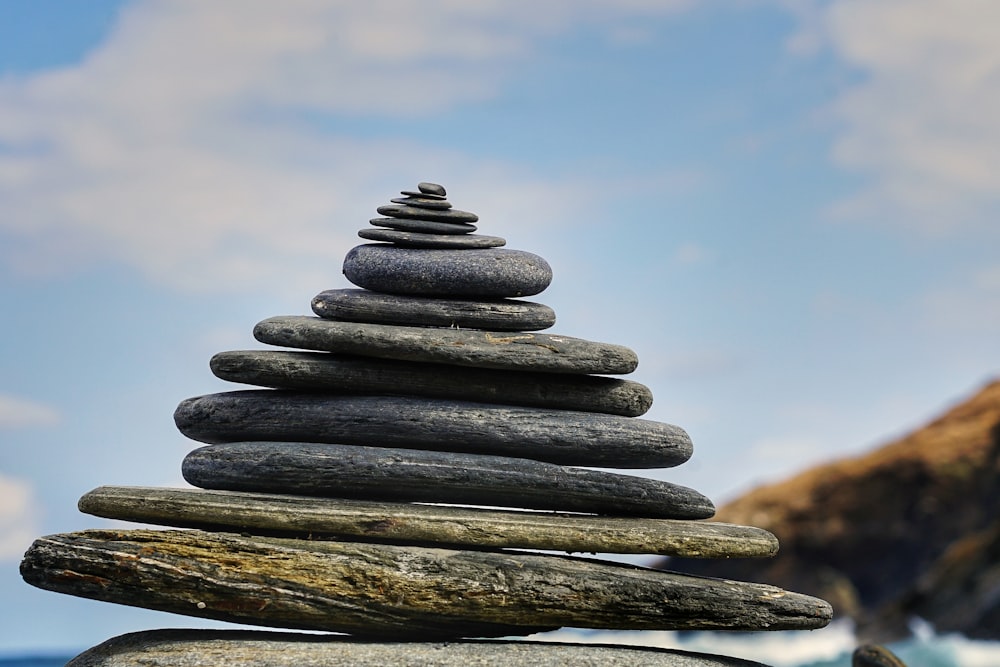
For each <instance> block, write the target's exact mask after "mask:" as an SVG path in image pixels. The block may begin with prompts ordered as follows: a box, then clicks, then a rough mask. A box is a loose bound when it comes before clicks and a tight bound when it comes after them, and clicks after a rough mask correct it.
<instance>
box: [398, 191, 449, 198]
mask: <svg viewBox="0 0 1000 667" xmlns="http://www.w3.org/2000/svg"><path fill="white" fill-rule="evenodd" d="M399 194H401V195H405V196H407V197H422V198H424V199H439V200H440V199H445V198H446V197H445V195H436V194H432V193H430V192H420V190H400V192H399Z"/></svg>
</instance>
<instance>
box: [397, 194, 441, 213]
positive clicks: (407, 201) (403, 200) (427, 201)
mask: <svg viewBox="0 0 1000 667" xmlns="http://www.w3.org/2000/svg"><path fill="white" fill-rule="evenodd" d="M390 201H391V202H392V203H393V204H402V205H403V206H415V207H416V208H429V209H431V210H435V211H443V210H445V209H449V208H451V202H449V201H446V200H444V199H436V198H435V199H431V198H430V197H396V198H395V199H391V200H390Z"/></svg>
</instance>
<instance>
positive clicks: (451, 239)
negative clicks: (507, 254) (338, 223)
mask: <svg viewBox="0 0 1000 667" xmlns="http://www.w3.org/2000/svg"><path fill="white" fill-rule="evenodd" d="M358 236H360V237H361V238H363V239H367V240H368V241H385V242H386V243H393V244H395V245H398V246H402V247H404V248H454V249H462V248H499V247H500V246H502V245H506V243H507V241H506V239H502V238H500V237H499V236H483V235H482V234H424V233H421V232H404V231H401V230H398V229H362V230H360V231H358Z"/></svg>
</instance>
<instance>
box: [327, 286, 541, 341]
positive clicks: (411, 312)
mask: <svg viewBox="0 0 1000 667" xmlns="http://www.w3.org/2000/svg"><path fill="white" fill-rule="evenodd" d="M312 309H313V312H314V313H316V314H317V315H319V316H320V317H322V318H325V319H330V320H345V321H348V322H368V323H372V324H399V325H403V326H418V327H450V328H459V329H487V330H490V331H537V330H539V329H548V328H549V327H551V326H552V325H553V324H555V323H556V313H555V311H554V310H552V309H551V308H549V307H548V306H546V305H543V304H540V303H534V302H533V301H523V300H520V299H435V298H432V297H422V296H402V295H400V294H382V293H381V292H370V291H368V290H362V289H335V290H326V291H324V292H320V293H319V294H317V295H316V296H315V297H314V298H313V300H312Z"/></svg>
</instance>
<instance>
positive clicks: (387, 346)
mask: <svg viewBox="0 0 1000 667" xmlns="http://www.w3.org/2000/svg"><path fill="white" fill-rule="evenodd" d="M466 252H472V251H466ZM253 335H254V337H255V338H256V339H257V340H259V341H260V342H261V343H264V344H266V345H278V346H281V347H293V348H299V349H303V350H314V351H317V352H339V353H341V354H356V355H360V356H363V357H380V358H382V359H399V360H401V361H427V362H431V363H440V364H450V365H455V366H472V367H475V368H494V369H498V370H515V371H537V372H541V373H571V374H580V375H583V374H599V375H623V374H626V373H631V372H632V371H634V370H635V368H636V366H638V364H639V358H638V357H637V356H636V354H635V352H633V351H632V350H630V349H628V348H627V347H625V346H623V345H613V344H611V343H597V342H593V341H589V340H583V339H581V338H571V337H570V336H557V335H555V334H541V333H526V332H510V333H506V332H491V331H479V330H477V329H441V328H437V327H400V326H394V325H391V324H367V323H364V322H338V321H335V320H324V319H322V318H319V317H305V316H301V315H291V316H286V317H269V318H268V319H266V320H263V321H262V322H258V323H257V325H256V326H255V327H254V330H253Z"/></svg>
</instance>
